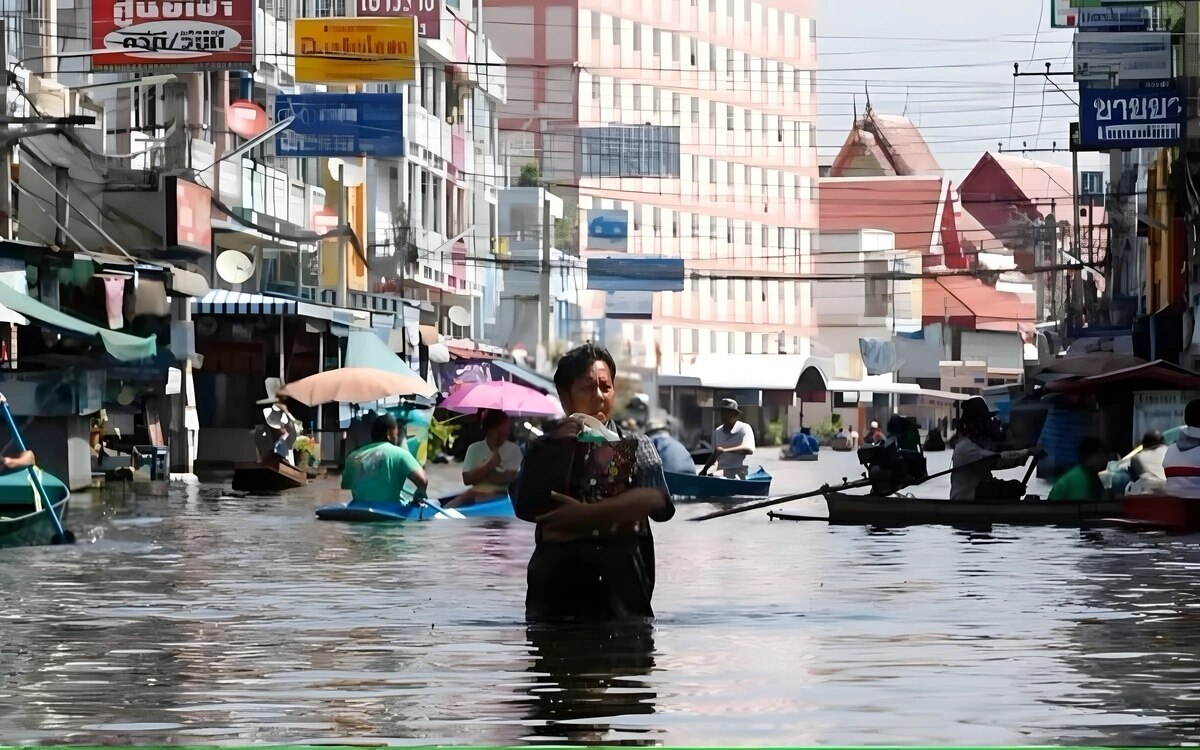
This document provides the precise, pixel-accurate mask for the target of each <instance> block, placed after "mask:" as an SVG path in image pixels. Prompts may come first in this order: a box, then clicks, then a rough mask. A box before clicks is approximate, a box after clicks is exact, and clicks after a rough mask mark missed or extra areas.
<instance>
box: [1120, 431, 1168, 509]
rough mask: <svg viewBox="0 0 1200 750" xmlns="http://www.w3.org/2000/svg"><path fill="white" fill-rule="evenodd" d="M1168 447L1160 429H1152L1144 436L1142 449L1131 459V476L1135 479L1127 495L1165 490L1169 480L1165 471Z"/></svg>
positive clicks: (1127, 490) (1126, 491)
mask: <svg viewBox="0 0 1200 750" xmlns="http://www.w3.org/2000/svg"><path fill="white" fill-rule="evenodd" d="M1167 447H1168V446H1167V441H1166V439H1165V438H1164V437H1163V434H1162V433H1161V432H1159V431H1158V430H1150V431H1148V432H1147V433H1146V434H1145V435H1143V436H1142V449H1141V450H1140V451H1138V453H1137V455H1135V456H1134V457H1133V458H1131V459H1129V478H1130V479H1132V480H1133V481H1132V483H1131V484H1130V485H1129V487H1128V488H1127V489H1126V490H1125V493H1126V494H1127V495H1148V494H1152V493H1156V492H1161V491H1162V490H1163V487H1164V486H1165V485H1166V481H1167V475H1166V474H1165V473H1164V472H1163V460H1164V459H1165V458H1166V457H1167Z"/></svg>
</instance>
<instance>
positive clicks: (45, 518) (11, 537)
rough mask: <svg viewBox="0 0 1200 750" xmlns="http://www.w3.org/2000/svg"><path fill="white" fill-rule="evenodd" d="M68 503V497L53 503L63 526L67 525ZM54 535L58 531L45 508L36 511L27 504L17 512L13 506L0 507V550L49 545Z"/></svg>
mask: <svg viewBox="0 0 1200 750" xmlns="http://www.w3.org/2000/svg"><path fill="white" fill-rule="evenodd" d="M47 491H49V490H47ZM70 501H71V498H70V497H69V496H68V497H64V498H63V499H61V500H59V501H57V502H55V503H54V510H55V512H57V513H58V519H59V521H61V522H62V523H63V525H64V526H66V523H67V509H68V505H69V503H70ZM10 514H13V515H10ZM18 514H19V515H18ZM56 533H58V529H57V527H55V525H54V519H53V518H51V517H50V514H49V513H47V512H46V509H45V508H42V509H41V510H37V509H35V508H34V507H33V505H28V504H27V505H25V506H23V507H22V508H21V509H20V510H19V511H17V510H15V509H14V506H7V505H6V506H0V549H5V548H8V547H38V546H41V545H45V544H50V543H51V540H53V539H54V535H55V534H56Z"/></svg>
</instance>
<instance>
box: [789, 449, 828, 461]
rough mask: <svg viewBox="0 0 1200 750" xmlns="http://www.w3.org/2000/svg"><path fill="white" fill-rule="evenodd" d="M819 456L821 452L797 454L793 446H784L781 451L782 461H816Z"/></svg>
mask: <svg viewBox="0 0 1200 750" xmlns="http://www.w3.org/2000/svg"><path fill="white" fill-rule="evenodd" d="M819 456H820V454H819V453H801V454H799V455H796V454H794V453H792V449H791V448H784V449H783V450H781V451H779V459H780V460H781V461H816V460H817V458H818V457H819Z"/></svg>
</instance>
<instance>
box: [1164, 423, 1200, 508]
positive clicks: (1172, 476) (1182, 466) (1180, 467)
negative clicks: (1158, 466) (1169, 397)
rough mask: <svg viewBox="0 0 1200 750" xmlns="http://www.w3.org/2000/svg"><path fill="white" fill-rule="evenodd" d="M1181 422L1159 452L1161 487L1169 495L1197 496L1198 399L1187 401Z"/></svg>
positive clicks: (1199, 494)
mask: <svg viewBox="0 0 1200 750" xmlns="http://www.w3.org/2000/svg"><path fill="white" fill-rule="evenodd" d="M1183 423H1184V427H1183V429H1181V430H1180V431H1179V437H1178V438H1176V439H1175V443H1174V444H1173V445H1171V447H1169V448H1167V451H1166V453H1165V454H1164V455H1163V475H1164V476H1165V477H1166V482H1165V483H1164V484H1163V491H1164V492H1165V493H1166V494H1168V495H1170V496H1171V497H1185V498H1200V399H1194V400H1192V401H1189V402H1188V405H1187V406H1186V407H1185V408H1184V410H1183Z"/></svg>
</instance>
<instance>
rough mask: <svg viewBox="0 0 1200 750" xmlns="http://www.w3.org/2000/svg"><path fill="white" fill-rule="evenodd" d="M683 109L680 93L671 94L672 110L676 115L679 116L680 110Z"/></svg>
mask: <svg viewBox="0 0 1200 750" xmlns="http://www.w3.org/2000/svg"><path fill="white" fill-rule="evenodd" d="M682 109H683V100H682V99H680V98H679V94H678V93H674V94H671V112H672V114H674V115H675V116H676V117H679V113H680V111H682Z"/></svg>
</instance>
